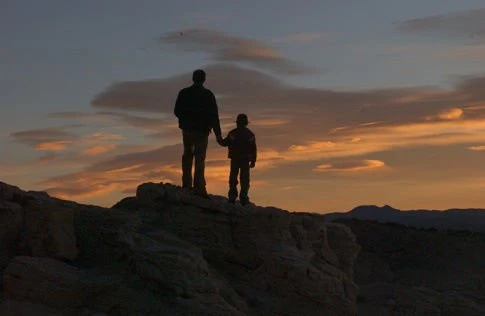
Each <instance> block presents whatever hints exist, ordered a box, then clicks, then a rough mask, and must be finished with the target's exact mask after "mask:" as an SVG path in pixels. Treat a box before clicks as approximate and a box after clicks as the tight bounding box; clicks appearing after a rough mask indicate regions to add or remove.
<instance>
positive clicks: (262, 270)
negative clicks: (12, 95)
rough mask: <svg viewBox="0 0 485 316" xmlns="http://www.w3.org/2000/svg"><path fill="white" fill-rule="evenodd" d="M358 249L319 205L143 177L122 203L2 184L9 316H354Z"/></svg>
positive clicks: (4, 306)
mask: <svg viewBox="0 0 485 316" xmlns="http://www.w3.org/2000/svg"><path fill="white" fill-rule="evenodd" d="M358 251H359V246H358V245H357V244H356V243H355V237H354V235H353V234H352V233H351V231H350V229H348V228H347V227H345V226H344V225H340V224H334V223H325V222H324V220H323V218H322V216H320V215H318V214H300V213H290V212H287V211H284V210H280V209H276V208H272V207H258V206H254V205H247V206H245V207H242V206H241V205H239V204H236V205H233V204H230V203H228V202H227V199H226V198H223V197H218V196H212V199H211V200H207V199H203V198H200V197H197V196H194V195H192V194H189V193H187V192H185V191H184V190H182V189H181V188H180V187H176V186H174V185H170V184H155V183H145V184H142V185H140V186H139V187H138V189H137V193H136V196H134V197H130V198H126V199H123V200H122V201H120V202H119V203H117V204H116V205H115V206H114V207H113V208H111V209H107V208H101V207H96V206H90V205H80V204H77V203H74V202H69V201H62V200H59V199H55V198H51V197H49V196H48V195H47V194H42V193H39V192H24V191H22V190H20V189H19V188H17V187H13V186H9V185H7V184H5V183H2V182H0V278H1V279H2V282H1V288H0V315H2V316H3V315H8V316H10V315H22V316H30V315H32V316H38V315H45V316H47V315H49V316H53V315H157V316H158V315H177V316H182V315H190V316H192V315H198V316H199V315H200V316H203V315H206V316H209V315H210V316H212V315H221V316H222V315H231V316H232V315H239V316H244V315H348V316H351V315H355V313H356V311H357V291H358V288H357V286H356V285H355V283H354V282H353V281H352V274H353V263H354V260H355V257H356V256H357V253H358Z"/></svg>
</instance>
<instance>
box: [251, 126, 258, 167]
mask: <svg viewBox="0 0 485 316" xmlns="http://www.w3.org/2000/svg"><path fill="white" fill-rule="evenodd" d="M250 146H251V168H254V166H255V165H256V158H257V156H258V148H257V146H256V136H255V135H254V134H252V137H251V140H250Z"/></svg>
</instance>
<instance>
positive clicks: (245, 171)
mask: <svg viewBox="0 0 485 316" xmlns="http://www.w3.org/2000/svg"><path fill="white" fill-rule="evenodd" d="M239 167H240V169H241V175H240V180H241V193H240V194H239V200H240V201H241V204H243V205H244V204H248V203H249V197H248V191H249V161H242V162H241V163H240V165H239Z"/></svg>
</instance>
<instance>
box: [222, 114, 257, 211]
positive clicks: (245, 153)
mask: <svg viewBox="0 0 485 316" xmlns="http://www.w3.org/2000/svg"><path fill="white" fill-rule="evenodd" d="M248 123H249V122H248V117H247V115H246V114H239V115H238V116H237V119H236V124H237V127H236V128H235V129H233V130H232V131H230V132H229V134H227V137H226V138H224V139H223V140H222V141H221V142H220V145H221V146H228V147H229V155H228V156H229V158H230V159H231V173H230V175H229V193H228V196H229V202H230V203H235V202H236V198H237V195H238V194H237V193H238V192H237V184H238V181H237V176H238V174H239V179H240V181H241V192H240V193H239V201H240V202H241V204H242V205H246V204H248V203H249V197H248V191H249V168H254V166H255V165H256V153H257V150H256V137H255V136H254V133H253V132H251V131H250V130H249V129H248V128H247V125H248Z"/></svg>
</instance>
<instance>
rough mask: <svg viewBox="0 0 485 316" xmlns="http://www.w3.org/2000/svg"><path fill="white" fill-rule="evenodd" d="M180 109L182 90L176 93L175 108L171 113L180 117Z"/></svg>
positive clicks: (181, 105) (181, 106) (181, 107)
mask: <svg viewBox="0 0 485 316" xmlns="http://www.w3.org/2000/svg"><path fill="white" fill-rule="evenodd" d="M182 109H183V95H182V90H180V91H179V93H178V95H177V100H176V101H175V108H174V110H173V114H175V116H176V117H177V118H180V116H181V115H182Z"/></svg>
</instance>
